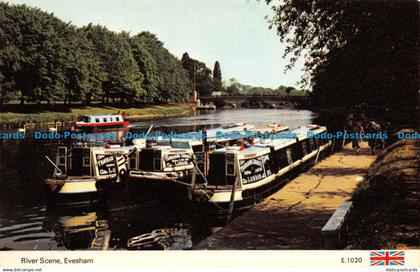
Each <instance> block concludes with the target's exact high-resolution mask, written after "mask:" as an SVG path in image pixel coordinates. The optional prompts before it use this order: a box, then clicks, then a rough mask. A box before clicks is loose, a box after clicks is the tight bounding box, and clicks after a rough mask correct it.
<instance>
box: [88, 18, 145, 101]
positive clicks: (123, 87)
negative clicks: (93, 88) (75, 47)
mask: <svg viewBox="0 0 420 272" xmlns="http://www.w3.org/2000/svg"><path fill="white" fill-rule="evenodd" d="M83 31H84V32H85V33H86V37H87V38H88V39H89V40H90V41H91V42H92V44H93V47H94V52H95V53H96V55H97V56H99V58H100V62H101V64H100V65H101V67H102V69H101V70H102V75H101V78H102V79H103V81H102V90H103V99H104V100H109V99H111V100H112V101H113V103H115V102H116V99H117V98H119V99H120V102H122V103H123V102H125V101H128V102H130V103H132V102H134V101H136V100H139V99H140V97H142V96H144V95H145V90H144V89H143V88H142V87H141V84H142V81H143V75H142V73H141V72H140V70H139V67H138V66H137V62H136V61H135V59H134V58H133V55H132V54H131V47H130V44H129V36H128V34H127V33H125V32H122V33H119V34H116V33H114V32H112V31H110V30H108V29H107V28H106V27H103V26H99V25H96V26H94V25H91V24H89V25H88V26H86V27H84V28H83Z"/></svg>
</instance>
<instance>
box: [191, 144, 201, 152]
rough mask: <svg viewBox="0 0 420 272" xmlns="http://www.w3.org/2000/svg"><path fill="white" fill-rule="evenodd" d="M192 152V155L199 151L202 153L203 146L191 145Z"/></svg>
mask: <svg viewBox="0 0 420 272" xmlns="http://www.w3.org/2000/svg"><path fill="white" fill-rule="evenodd" d="M192 150H193V152H194V153H197V152H201V151H203V145H202V144H199V145H193V146H192Z"/></svg>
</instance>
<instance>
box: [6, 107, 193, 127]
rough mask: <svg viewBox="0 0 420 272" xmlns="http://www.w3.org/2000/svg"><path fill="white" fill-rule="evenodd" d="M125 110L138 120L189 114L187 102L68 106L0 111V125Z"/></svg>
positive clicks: (132, 118) (39, 122) (113, 112)
mask: <svg viewBox="0 0 420 272" xmlns="http://www.w3.org/2000/svg"><path fill="white" fill-rule="evenodd" d="M123 111H125V112H126V114H127V119H129V120H139V119H149V118H160V117H174V116H181V115H186V114H189V113H190V112H191V111H192V108H191V107H190V105H189V104H167V105H150V106H145V107H141V108H136V107H130V108H119V107H112V106H91V107H88V106H86V107H73V108H68V109H67V111H66V112H61V111H42V112H37V113H16V112H0V125H12V126H13V125H18V124H22V123H34V124H44V123H51V122H54V121H56V120H57V121H60V122H62V121H72V120H76V119H77V117H78V116H81V115H90V114H116V113H117V112H123Z"/></svg>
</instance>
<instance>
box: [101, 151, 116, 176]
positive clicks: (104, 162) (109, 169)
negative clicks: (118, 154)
mask: <svg viewBox="0 0 420 272" xmlns="http://www.w3.org/2000/svg"><path fill="white" fill-rule="evenodd" d="M96 161H97V165H98V174H99V175H100V176H106V175H112V174H116V173H117V168H116V164H115V158H114V155H104V154H96Z"/></svg>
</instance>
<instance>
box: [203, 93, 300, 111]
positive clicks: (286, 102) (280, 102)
mask: <svg viewBox="0 0 420 272" xmlns="http://www.w3.org/2000/svg"><path fill="white" fill-rule="evenodd" d="M199 99H200V101H201V102H202V103H204V104H206V103H210V102H212V103H214V104H215V105H216V106H218V107H223V106H231V107H235V106H236V107H244V108H279V107H287V106H289V107H302V106H305V105H307V102H308V97H307V96H278V95H269V94H266V95H257V94H241V95H222V96H205V97H199Z"/></svg>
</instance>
